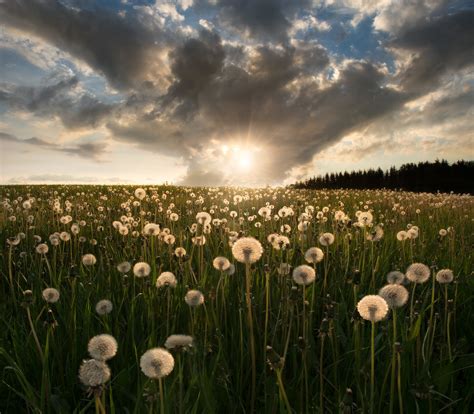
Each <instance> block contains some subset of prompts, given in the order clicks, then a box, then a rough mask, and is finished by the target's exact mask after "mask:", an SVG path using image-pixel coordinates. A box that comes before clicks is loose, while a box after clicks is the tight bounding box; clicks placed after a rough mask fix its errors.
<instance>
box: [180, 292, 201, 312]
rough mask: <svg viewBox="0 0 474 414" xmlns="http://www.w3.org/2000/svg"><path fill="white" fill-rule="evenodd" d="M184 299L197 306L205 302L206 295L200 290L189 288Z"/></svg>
mask: <svg viewBox="0 0 474 414" xmlns="http://www.w3.org/2000/svg"><path fill="white" fill-rule="evenodd" d="M184 301H185V302H186V303H187V304H188V305H189V306H191V307H192V308H195V307H197V306H199V305H202V304H203V303H204V295H203V294H202V292H200V291H199V290H194V289H193V290H189V291H188V292H187V293H186V296H185V297H184Z"/></svg>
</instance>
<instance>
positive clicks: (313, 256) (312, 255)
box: [304, 247, 324, 263]
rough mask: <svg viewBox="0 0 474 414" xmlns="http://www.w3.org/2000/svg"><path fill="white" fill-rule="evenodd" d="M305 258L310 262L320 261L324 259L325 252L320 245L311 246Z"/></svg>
mask: <svg viewBox="0 0 474 414" xmlns="http://www.w3.org/2000/svg"><path fill="white" fill-rule="evenodd" d="M304 258H305V260H306V261H307V262H308V263H319V262H320V261H321V260H323V259H324V252H323V251H322V250H321V249H320V248H319V247H310V248H309V249H308V250H306V253H305V254H304Z"/></svg>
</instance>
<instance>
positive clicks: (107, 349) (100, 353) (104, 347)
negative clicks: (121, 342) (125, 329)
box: [87, 334, 118, 361]
mask: <svg viewBox="0 0 474 414" xmlns="http://www.w3.org/2000/svg"><path fill="white" fill-rule="evenodd" d="M117 348H118V345H117V341H116V340H115V338H114V337H113V336H112V335H109V334H102V335H96V336H94V337H93V338H91V339H90V341H89V344H88V345H87V350H88V352H89V355H90V356H91V357H92V358H94V359H96V360H97V361H107V360H108V359H110V358H113V357H114V356H115V354H116V353H117Z"/></svg>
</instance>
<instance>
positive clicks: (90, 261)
mask: <svg viewBox="0 0 474 414" xmlns="http://www.w3.org/2000/svg"><path fill="white" fill-rule="evenodd" d="M96 263H97V259H96V258H95V256H94V255H93V254H92V253H87V254H85V255H84V256H82V264H83V265H84V266H93V265H95V264H96Z"/></svg>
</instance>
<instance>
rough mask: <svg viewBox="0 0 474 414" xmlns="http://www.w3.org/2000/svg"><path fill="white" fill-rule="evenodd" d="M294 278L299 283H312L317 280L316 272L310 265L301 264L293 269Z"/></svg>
mask: <svg viewBox="0 0 474 414" xmlns="http://www.w3.org/2000/svg"><path fill="white" fill-rule="evenodd" d="M293 280H294V281H295V283H296V284H298V285H305V286H307V285H310V284H311V283H313V282H314V281H315V280H316V272H315V271H314V269H313V268H312V267H310V266H308V265H301V266H298V267H295V268H294V269H293Z"/></svg>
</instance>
